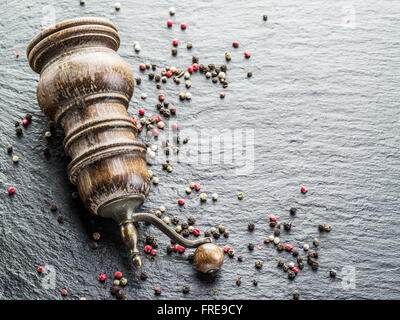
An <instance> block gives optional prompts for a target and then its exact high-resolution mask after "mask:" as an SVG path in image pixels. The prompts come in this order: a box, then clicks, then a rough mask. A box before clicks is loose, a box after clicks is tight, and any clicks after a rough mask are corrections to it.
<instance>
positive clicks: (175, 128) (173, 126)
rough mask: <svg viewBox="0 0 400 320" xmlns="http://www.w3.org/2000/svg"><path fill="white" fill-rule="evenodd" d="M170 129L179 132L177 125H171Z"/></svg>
mask: <svg viewBox="0 0 400 320" xmlns="http://www.w3.org/2000/svg"><path fill="white" fill-rule="evenodd" d="M171 128H172V130H174V131H177V130H179V125H178V124H177V123H173V124H171Z"/></svg>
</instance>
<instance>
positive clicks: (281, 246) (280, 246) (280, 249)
mask: <svg viewBox="0 0 400 320" xmlns="http://www.w3.org/2000/svg"><path fill="white" fill-rule="evenodd" d="M274 240H275V239H274ZM283 249H284V246H283V245H281V244H277V245H276V250H278V251H283Z"/></svg>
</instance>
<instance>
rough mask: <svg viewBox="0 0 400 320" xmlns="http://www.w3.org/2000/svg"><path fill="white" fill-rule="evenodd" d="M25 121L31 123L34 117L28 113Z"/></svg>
mask: <svg viewBox="0 0 400 320" xmlns="http://www.w3.org/2000/svg"><path fill="white" fill-rule="evenodd" d="M25 119H26V120H28V121H31V120H32V115H31V114H30V113H27V114H26V115H25Z"/></svg>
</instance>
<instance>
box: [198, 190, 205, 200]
mask: <svg viewBox="0 0 400 320" xmlns="http://www.w3.org/2000/svg"><path fill="white" fill-rule="evenodd" d="M199 198H200V200H201V201H206V200H207V194H206V193H204V192H203V193H200V196H199Z"/></svg>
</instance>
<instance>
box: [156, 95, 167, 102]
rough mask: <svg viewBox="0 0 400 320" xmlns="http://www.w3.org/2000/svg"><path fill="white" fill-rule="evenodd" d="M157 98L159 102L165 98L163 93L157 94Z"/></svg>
mask: <svg viewBox="0 0 400 320" xmlns="http://www.w3.org/2000/svg"><path fill="white" fill-rule="evenodd" d="M158 100H160V101H161V102H163V101H164V100H165V96H164V95H163V94H159V95H158Z"/></svg>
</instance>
